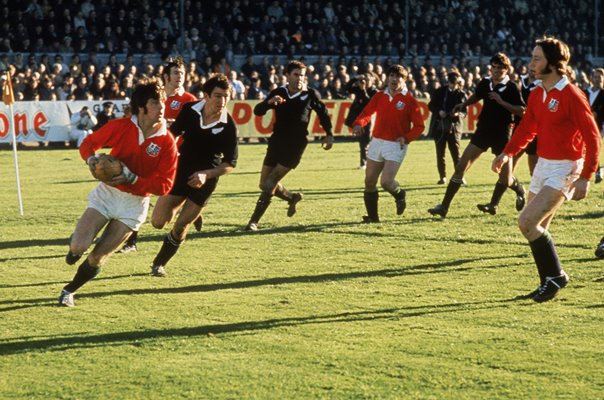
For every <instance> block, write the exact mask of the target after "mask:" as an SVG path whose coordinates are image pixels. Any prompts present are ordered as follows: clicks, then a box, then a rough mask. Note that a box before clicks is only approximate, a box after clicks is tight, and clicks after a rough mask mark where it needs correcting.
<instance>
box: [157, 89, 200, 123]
mask: <svg viewBox="0 0 604 400" xmlns="http://www.w3.org/2000/svg"><path fill="white" fill-rule="evenodd" d="M191 101H197V97H195V96H193V95H192V94H191V93H189V92H185V90H184V89H182V88H181V89H179V90H178V91H177V92H176V94H175V95H173V96H170V97H168V98H167V99H166V102H165V105H166V111H164V118H166V119H167V120H175V119H176V117H178V114H180V110H182V106H184V105H185V104H187V103H189V102H191Z"/></svg>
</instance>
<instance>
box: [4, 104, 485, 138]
mask: <svg viewBox="0 0 604 400" xmlns="http://www.w3.org/2000/svg"><path fill="white" fill-rule="evenodd" d="M418 101H419V104H420V109H421V113H422V117H423V118H424V120H425V125H426V129H425V131H424V134H427V133H428V127H429V126H430V118H431V113H430V112H429V111H428V104H427V102H426V101H424V100H418ZM113 103H114V104H115V106H116V107H115V108H116V114H117V115H118V116H122V115H123V109H124V107H125V106H126V102H125V101H120V100H114V101H113ZM257 103H258V100H240V101H238V100H233V101H231V102H229V104H228V109H229V112H230V113H231V115H232V116H233V119H234V120H235V122H236V123H237V125H238V127H239V137H242V138H258V137H268V136H269V135H270V134H271V131H272V125H273V122H274V120H273V119H274V115H273V113H272V112H270V111H269V112H268V113H267V114H266V115H264V116H262V117H259V116H255V115H254V112H253V110H254V106H255V105H256V104H257ZM324 103H325V106H326V107H327V110H328V112H329V115H330V117H331V122H332V125H333V132H334V134H335V135H336V136H350V135H352V131H351V130H350V128H348V127H347V126H346V125H344V120H345V118H346V115H347V114H348V110H349V108H350V104H351V101H350V100H325V101H324ZM102 104H103V101H21V102H17V103H15V104H14V105H13V118H12V119H11V114H10V111H9V108H8V106H6V105H5V104H3V103H0V143H6V142H10V141H11V140H12V139H11V136H10V135H11V130H10V127H11V125H12V126H14V128H15V134H16V137H17V141H18V142H65V141H68V140H69V131H70V130H71V126H70V118H71V115H72V114H73V113H76V112H79V111H80V110H81V109H82V107H83V106H88V107H89V108H90V109H91V110H92V111H93V112H94V113H95V115H96V113H98V112H99V111H101V110H102ZM481 108H482V106H481V104H480V103H476V104H473V105H472V106H470V107H468V116H467V117H466V118H465V119H464V120H463V132H473V131H474V130H475V127H476V121H477V118H478V114H480V110H481ZM309 132H310V134H311V135H313V136H321V135H324V134H325V132H324V131H323V129H322V128H321V125H320V124H319V119H318V118H317V117H316V114H315V113H314V112H313V113H312V116H311V120H310V123H309Z"/></svg>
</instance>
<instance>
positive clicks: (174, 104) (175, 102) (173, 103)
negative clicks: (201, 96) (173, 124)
mask: <svg viewBox="0 0 604 400" xmlns="http://www.w3.org/2000/svg"><path fill="white" fill-rule="evenodd" d="M180 104H181V103H180V101H178V100H172V101H171V102H170V108H171V109H173V110H178V109H179V108H180Z"/></svg>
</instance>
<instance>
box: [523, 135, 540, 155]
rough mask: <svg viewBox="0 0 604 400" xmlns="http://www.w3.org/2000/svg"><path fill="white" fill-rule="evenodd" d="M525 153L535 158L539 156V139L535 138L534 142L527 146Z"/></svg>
mask: <svg viewBox="0 0 604 400" xmlns="http://www.w3.org/2000/svg"><path fill="white" fill-rule="evenodd" d="M524 152H525V153H526V154H528V155H531V156H534V155H536V154H537V138H534V139H533V141H532V142H530V143H529V144H528V146H526V149H525V150H524Z"/></svg>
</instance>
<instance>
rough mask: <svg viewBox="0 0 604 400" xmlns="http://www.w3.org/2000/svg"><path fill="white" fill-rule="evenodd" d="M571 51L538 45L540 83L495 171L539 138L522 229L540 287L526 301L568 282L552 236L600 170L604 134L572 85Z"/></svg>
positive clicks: (550, 41)
mask: <svg viewBox="0 0 604 400" xmlns="http://www.w3.org/2000/svg"><path fill="white" fill-rule="evenodd" d="M569 60H570V50H569V49H568V46H567V45H566V44H565V43H564V42H562V41H561V40H558V39H555V38H553V37H543V38H542V39H538V40H537V41H536V46H535V48H534V49H533V54H532V58H531V63H530V66H529V68H530V69H531V70H533V73H534V74H535V78H537V79H540V80H541V83H540V84H539V86H538V87H537V88H536V89H535V90H534V91H533V93H532V94H531V96H530V97H529V103H528V106H527V108H526V112H525V113H524V116H523V117H522V121H521V122H520V125H519V126H518V128H517V129H516V133H515V134H514V136H512V138H511V140H510V141H509V143H508V144H507V145H506V146H505V148H504V149H503V151H502V152H501V154H499V155H498V156H497V158H495V160H493V164H492V169H493V171H495V172H496V173H500V171H501V170H502V168H503V167H504V165H506V164H508V163H509V161H510V160H511V158H512V157H514V156H515V155H516V154H518V153H519V152H520V151H521V150H522V149H523V148H525V147H526V146H527V145H528V144H529V143H530V141H531V140H532V139H533V138H534V137H535V136H536V137H537V138H538V140H539V141H538V142H537V154H538V155H539V161H537V166H536V167H535V171H534V173H533V177H532V179H531V184H530V186H529V193H528V204H527V206H526V208H525V209H524V211H522V213H521V214H520V216H519V218H518V227H519V228H520V232H522V235H523V236H524V237H525V238H526V239H527V240H528V242H529V246H530V248H531V252H532V253H533V258H534V260H535V264H536V266H537V272H538V274H539V278H540V282H539V286H538V287H537V289H535V290H534V291H532V292H531V293H529V294H528V295H526V296H521V297H524V298H531V299H533V300H534V301H536V302H544V301H548V300H550V299H552V298H554V296H556V294H557V293H558V291H559V290H560V289H562V288H564V287H565V286H566V285H567V284H568V281H569V277H568V274H567V273H566V272H564V270H563V269H562V266H561V263H560V258H559V257H558V253H557V252H556V248H555V246H554V242H553V240H552V237H551V235H550V233H549V231H548V229H549V226H550V224H551V222H552V219H553V218H554V215H555V214H556V212H557V211H558V209H559V208H560V206H561V205H562V203H564V201H565V200H571V199H573V200H581V199H583V198H585V197H586V196H587V193H588V191H589V181H590V180H591V178H592V177H593V175H594V172H596V169H597V168H598V155H599V150H600V140H601V139H600V134H599V132H598V128H597V126H596V122H595V120H594V118H593V115H592V113H591V110H590V107H589V103H588V101H587V98H586V97H585V94H584V93H583V92H582V91H581V89H580V88H578V87H577V86H575V85H574V84H572V83H571V82H570V80H569V79H568V75H567V74H568V68H569V67H568V62H569Z"/></svg>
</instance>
